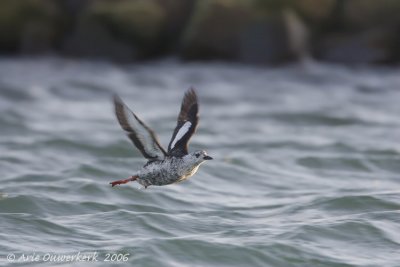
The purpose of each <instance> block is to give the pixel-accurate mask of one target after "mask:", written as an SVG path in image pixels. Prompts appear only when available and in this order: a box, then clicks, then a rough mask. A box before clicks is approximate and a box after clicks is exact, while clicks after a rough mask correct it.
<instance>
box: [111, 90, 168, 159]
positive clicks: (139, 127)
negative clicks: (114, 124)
mask: <svg viewBox="0 0 400 267" xmlns="http://www.w3.org/2000/svg"><path fill="white" fill-rule="evenodd" d="M114 106H115V114H116V115H117V119H118V122H119V124H120V125H121V127H122V129H124V130H125V132H126V134H127V135H128V137H129V139H131V141H132V142H133V144H134V145H135V146H136V147H137V149H139V150H140V152H141V153H142V155H143V156H144V157H145V158H147V159H149V161H154V160H163V159H164V157H165V156H166V154H167V153H166V152H165V150H164V148H163V147H162V146H161V145H160V143H159V142H158V139H157V137H156V135H155V133H154V132H153V131H152V130H151V129H150V128H149V127H148V126H147V125H146V124H144V122H143V121H141V120H140V119H139V118H138V117H137V116H136V115H135V113H133V112H132V111H131V110H130V109H129V108H128V107H127V106H126V105H125V104H124V102H123V101H122V100H121V98H119V97H118V96H117V95H114Z"/></svg>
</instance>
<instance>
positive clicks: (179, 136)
mask: <svg viewBox="0 0 400 267" xmlns="http://www.w3.org/2000/svg"><path fill="white" fill-rule="evenodd" d="M114 106H115V114H116V116H117V119H118V122H119V124H120V125H121V127H122V129H123V130H124V131H125V132H126V134H127V135H128V137H129V139H130V140H131V141H132V142H133V144H134V145H135V146H136V147H137V149H139V151H140V152H141V153H142V155H143V156H144V157H145V158H147V159H148V162H147V163H146V164H145V165H144V166H143V167H142V168H141V169H140V170H139V171H138V172H137V173H136V174H135V175H133V176H131V177H130V178H128V179H124V180H118V181H114V182H111V183H110V184H111V185H112V186H115V185H118V184H125V183H127V182H130V181H135V180H137V181H138V183H140V184H141V185H143V186H144V187H148V186H150V185H167V184H172V183H176V182H180V181H182V180H185V179H187V178H189V177H190V176H192V175H193V174H195V173H196V171H197V169H198V168H199V166H200V164H201V163H203V162H204V161H205V160H210V159H212V158H211V157H210V156H208V155H207V153H206V152H205V151H203V150H200V151H195V152H192V153H188V143H189V140H190V138H191V137H192V135H193V134H194V132H195V131H196V128H197V124H198V120H199V119H198V115H197V114H198V110H199V107H198V103H197V96H196V92H195V91H194V89H189V90H188V91H187V92H186V93H185V96H184V98H183V101H182V105H181V110H180V113H179V116H178V121H177V125H176V127H175V130H174V132H173V134H172V138H171V141H170V142H169V145H168V151H167V152H166V151H165V150H164V148H163V147H162V146H161V145H160V143H159V141H158V139H157V136H156V134H155V133H154V132H153V131H152V130H151V129H150V127H148V126H147V125H146V124H145V123H144V122H143V121H141V120H140V119H139V118H138V117H137V116H136V115H135V114H134V113H133V112H132V111H131V110H130V109H129V108H128V107H127V106H126V105H125V104H124V102H123V101H122V100H121V99H120V98H119V97H118V96H115V97H114Z"/></svg>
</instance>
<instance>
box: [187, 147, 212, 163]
mask: <svg viewBox="0 0 400 267" xmlns="http://www.w3.org/2000/svg"><path fill="white" fill-rule="evenodd" d="M188 156H189V157H190V159H191V160H192V161H193V162H194V163H195V164H201V163H203V162H204V161H206V160H211V159H213V158H212V157H210V156H209V155H207V152H205V151H204V150H198V151H195V152H192V153H190V154H189V155H188Z"/></svg>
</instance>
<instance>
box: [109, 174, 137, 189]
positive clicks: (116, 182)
mask: <svg viewBox="0 0 400 267" xmlns="http://www.w3.org/2000/svg"><path fill="white" fill-rule="evenodd" d="M137 178H138V176H131V177H129V178H128V179H124V180H117V181H114V182H111V183H110V185H111V187H114V186H116V185H119V184H126V183H128V182H132V181H135V180H136V179H137Z"/></svg>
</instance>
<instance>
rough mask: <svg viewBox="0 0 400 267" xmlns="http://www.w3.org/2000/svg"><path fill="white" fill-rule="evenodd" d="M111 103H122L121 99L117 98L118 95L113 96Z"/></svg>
mask: <svg viewBox="0 0 400 267" xmlns="http://www.w3.org/2000/svg"><path fill="white" fill-rule="evenodd" d="M113 102H114V103H123V101H122V99H121V97H119V95H118V94H117V93H114V94H113Z"/></svg>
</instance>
